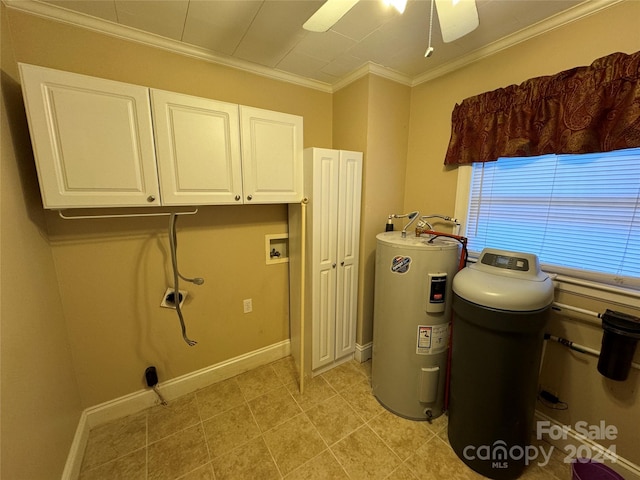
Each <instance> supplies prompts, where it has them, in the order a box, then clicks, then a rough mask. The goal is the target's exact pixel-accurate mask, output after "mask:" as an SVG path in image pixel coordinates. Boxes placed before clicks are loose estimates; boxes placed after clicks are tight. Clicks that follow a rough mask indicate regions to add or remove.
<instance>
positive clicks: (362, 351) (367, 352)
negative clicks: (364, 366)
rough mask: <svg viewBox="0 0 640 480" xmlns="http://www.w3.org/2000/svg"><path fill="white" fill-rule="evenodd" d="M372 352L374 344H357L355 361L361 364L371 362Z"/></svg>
mask: <svg viewBox="0 0 640 480" xmlns="http://www.w3.org/2000/svg"><path fill="white" fill-rule="evenodd" d="M372 351H373V342H369V343H366V344H364V345H358V344H357V343H356V353H355V359H356V360H357V361H358V362H360V363H364V362H366V361H367V360H371V357H372Z"/></svg>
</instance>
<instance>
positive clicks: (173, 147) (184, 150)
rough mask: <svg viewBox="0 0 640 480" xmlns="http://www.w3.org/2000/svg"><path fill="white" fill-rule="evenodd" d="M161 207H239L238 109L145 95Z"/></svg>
mask: <svg viewBox="0 0 640 480" xmlns="http://www.w3.org/2000/svg"><path fill="white" fill-rule="evenodd" d="M151 101H152V106H153V118H154V129H155V132H156V145H157V147H156V148H157V155H158V171H159V176H160V187H161V191H162V201H163V203H164V204H165V205H213V204H219V205H223V204H241V203H242V172H241V162H240V133H239V123H238V122H239V120H238V105H235V104H231V103H225V102H219V101H216V100H209V99H206V98H199V97H193V96H189V95H183V94H179V93H174V92H166V91H163V90H155V89H152V90H151Z"/></svg>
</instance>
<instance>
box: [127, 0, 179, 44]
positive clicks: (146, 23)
mask: <svg viewBox="0 0 640 480" xmlns="http://www.w3.org/2000/svg"><path fill="white" fill-rule="evenodd" d="M188 6H189V0H142V1H140V0H116V12H117V14H118V22H119V23H121V24H123V25H127V26H129V27H134V28H137V29H139V30H144V31H146V32H151V33H155V34H156V35H161V36H163V37H167V38H172V39H174V40H180V39H181V38H182V29H183V27H184V22H185V18H186V15H187V8H188Z"/></svg>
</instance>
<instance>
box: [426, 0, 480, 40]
mask: <svg viewBox="0 0 640 480" xmlns="http://www.w3.org/2000/svg"><path fill="white" fill-rule="evenodd" d="M435 1H436V10H437V11H438V19H439V20H440V30H441V31H442V41H443V42H445V43H449V42H453V41H455V40H457V39H459V38H460V37H463V36H465V35H466V34H467V33H470V32H472V31H473V30H475V29H476V28H478V25H480V20H479V19H478V9H477V8H476V2H475V0H435Z"/></svg>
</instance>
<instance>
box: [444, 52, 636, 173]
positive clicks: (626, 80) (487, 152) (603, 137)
mask: <svg viewBox="0 0 640 480" xmlns="http://www.w3.org/2000/svg"><path fill="white" fill-rule="evenodd" d="M632 147H640V52H636V53H633V54H631V55H627V54H624V53H614V54H611V55H608V56H606V57H603V58H600V59H598V60H596V61H595V62H593V63H592V64H591V65H590V66H588V67H578V68H574V69H571V70H567V71H564V72H561V73H558V74H557V75H552V76H547V77H538V78H533V79H530V80H527V81H525V82H523V83H521V84H520V85H511V86H509V87H506V88H500V89H498V90H494V91H492V92H487V93H483V94H481V95H477V96H475V97H471V98H467V99H465V100H463V101H462V103H461V104H459V105H456V106H455V108H454V110H453V114H452V118H451V140H450V142H449V148H448V150H447V155H446V157H445V161H444V163H445V165H455V164H465V163H472V162H487V161H492V160H497V159H498V158H499V157H526V156H535V155H544V154H548V153H558V154H563V153H568V154H576V153H592V152H607V151H612V150H619V149H623V148H632Z"/></svg>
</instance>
